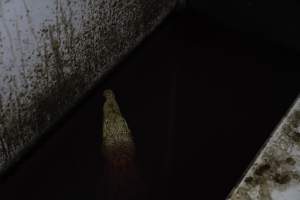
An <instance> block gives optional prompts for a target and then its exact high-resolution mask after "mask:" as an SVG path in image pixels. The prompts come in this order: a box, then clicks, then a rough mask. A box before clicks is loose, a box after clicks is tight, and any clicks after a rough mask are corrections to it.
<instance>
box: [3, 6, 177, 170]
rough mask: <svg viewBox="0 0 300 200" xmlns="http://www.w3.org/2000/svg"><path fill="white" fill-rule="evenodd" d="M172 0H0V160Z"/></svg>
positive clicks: (69, 101) (30, 137)
mask: <svg viewBox="0 0 300 200" xmlns="http://www.w3.org/2000/svg"><path fill="white" fill-rule="evenodd" d="M175 3H176V1H175V0H126V1H124V0H0V166H1V167H2V168H3V167H5V166H6V164H7V163H10V161H11V160H13V159H14V158H15V157H16V155H18V154H19V152H20V151H22V150H23V149H24V148H25V147H26V146H27V145H29V144H31V143H32V141H34V140H35V138H37V137H38V136H39V135H40V134H42V133H43V132H44V131H45V130H46V129H47V128H48V127H49V126H50V125H51V124H53V123H54V122H55V121H57V120H58V119H59V118H60V117H61V116H62V115H63V114H64V113H65V112H66V111H67V110H68V108H70V107H71V106H72V105H73V104H74V103H75V102H76V101H77V100H78V98H80V97H81V96H83V95H84V94H85V93H86V91H87V90H88V89H90V88H91V87H92V86H93V85H94V84H95V82H96V81H97V80H99V79H101V77H102V76H103V75H104V74H105V73H106V72H107V71H108V70H110V69H111V68H112V67H113V65H114V64H116V63H117V62H118V61H120V59H121V58H122V57H123V56H124V55H126V54H127V53H128V52H129V51H130V50H131V49H132V48H134V47H135V46H136V45H137V44H138V43H139V42H140V41H141V40H142V39H143V38H144V37H145V36H146V35H147V34H149V33H150V32H151V31H152V30H153V29H154V28H155V26H156V25H158V24H159V23H160V22H161V21H162V20H163V18H164V17H165V16H166V15H167V14H168V13H169V12H170V11H171V10H172V9H173V8H174V6H175Z"/></svg>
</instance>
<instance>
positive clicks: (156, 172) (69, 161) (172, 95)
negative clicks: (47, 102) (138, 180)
mask: <svg viewBox="0 0 300 200" xmlns="http://www.w3.org/2000/svg"><path fill="white" fill-rule="evenodd" d="M293 60H297V57H296V56H295V55H294V52H292V51H291V50H286V49H283V48H282V47H280V46H278V45H275V44H272V43H271V42H269V41H265V40H264V38H263V37H262V36H260V34H250V33H247V34H246V33H240V32H238V31H232V30H230V28H229V27H227V28H224V27H223V26H222V25H220V24H219V23H218V22H215V21H214V19H212V18H210V17H207V16H205V15H203V14H197V13H194V12H190V13H183V14H181V15H177V16H174V15H173V16H170V17H169V19H168V20H167V21H166V22H165V23H164V24H163V25H162V26H160V28H159V29H158V30H157V31H156V32H155V33H154V34H153V35H152V36H151V37H149V38H148V39H147V40H146V41H145V42H144V43H143V44H142V45H141V46H140V47H139V48H138V49H137V50H135V51H134V53H133V54H131V55H130V56H129V57H128V59H126V61H124V62H123V63H122V64H121V65H120V66H119V68H118V69H117V70H116V71H115V72H114V73H113V74H112V75H111V76H110V77H108V79H107V80H105V81H104V82H103V84H101V85H100V86H99V87H98V88H97V89H96V90H94V91H93V93H92V94H91V95H90V96H89V97H88V98H86V99H85V100H84V101H83V102H82V103H81V104H80V105H79V107H78V108H77V109H75V110H74V111H73V112H72V114H71V115H70V116H69V117H68V119H66V120H65V121H64V123H62V124H61V125H60V126H59V127H57V128H56V129H55V131H54V132H53V134H51V136H50V137H49V138H48V140H47V142H44V143H43V144H42V145H40V147H39V149H38V151H35V153H34V154H32V155H31V156H28V158H27V159H26V160H25V161H24V162H22V164H20V165H19V166H18V168H17V169H16V170H14V171H13V172H11V173H10V174H9V176H8V177H7V179H6V180H5V181H2V182H1V185H0V194H1V196H0V198H1V199H10V200H14V199H18V200H19V199H22V198H24V199H30V200H35V199H39V200H40V199H43V200H48V199H49V200H50V199H51V200H53V199H64V200H65V199H73V200H75V199H80V200H82V199H89V200H93V199H95V200H96V199H98V200H99V199H103V188H104V183H103V174H102V169H103V163H102V158H101V152H100V144H101V126H102V125H101V123H102V108H101V107H102V105H103V103H104V98H103V97H102V92H103V90H104V89H106V88H111V89H113V90H114V91H115V93H116V96H117V100H118V102H119V104H120V107H121V110H122V112H123V115H124V117H125V118H126V119H127V122H128V124H129V127H130V128H131V129H132V132H133V134H134V139H135V142H136V147H137V162H138V166H139V168H140V174H141V177H142V179H143V180H144V183H145V185H146V187H147V195H145V198H144V199H155V200H156V199H224V198H225V197H226V195H227V194H228V193H229V191H230V189H231V188H232V187H233V186H234V185H235V183H236V182H237V181H238V179H239V177H240V176H241V174H242V173H243V171H244V170H245V168H246V167H247V165H248V164H249V162H250V161H251V160H252V158H253V157H254V155H255V153H256V152H257V151H258V149H259V148H260V146H261V145H262V144H263V142H264V141H265V139H266V138H267V137H268V135H269V134H270V132H271V131H272V130H273V128H274V127H275V125H276V124H277V123H278V121H279V120H280V118H281V116H282V115H283V114H284V113H285V111H286V109H287V108H288V107H289V106H290V104H291V103H292V102H293V100H294V99H295V97H296V96H297V93H298V92H299V89H300V88H299V84H297V82H298V74H299V73H298V74H297V70H295V68H294V69H292V67H293V65H295V66H297V63H296V64H294V62H293ZM298 64H299V63H298Z"/></svg>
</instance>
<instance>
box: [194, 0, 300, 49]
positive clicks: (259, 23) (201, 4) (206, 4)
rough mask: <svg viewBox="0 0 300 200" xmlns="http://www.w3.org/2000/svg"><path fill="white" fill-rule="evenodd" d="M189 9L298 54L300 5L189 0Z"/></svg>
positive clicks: (250, 0)
mask: <svg viewBox="0 0 300 200" xmlns="http://www.w3.org/2000/svg"><path fill="white" fill-rule="evenodd" d="M189 3H190V6H191V7H193V8H195V9H196V10H198V11H200V12H204V13H207V14H209V15H210V16H213V17H216V18H217V19H219V20H220V21H222V22H224V23H225V24H226V25H229V26H233V27H234V28H237V29H241V30H243V31H250V32H259V33H262V34H263V37H265V38H266V39H270V40H272V41H274V42H276V43H280V44H282V45H284V46H286V47H291V48H296V49H297V50H298V51H300V40H299V35H300V12H299V10H300V2H297V1H292V0H286V1H271V0H265V1H259V0H231V1H221V0H209V1H208V0H189Z"/></svg>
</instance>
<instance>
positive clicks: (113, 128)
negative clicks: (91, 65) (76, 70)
mask: <svg viewBox="0 0 300 200" xmlns="http://www.w3.org/2000/svg"><path fill="white" fill-rule="evenodd" d="M104 96H105V97H106V102H105V103H104V107H103V112H104V121H103V149H102V151H103V156H104V159H105V172H104V173H105V176H106V183H107V189H106V195H107V199H109V200H118V199H123V200H124V199H125V200H126V199H136V198H138V195H139V193H140V192H141V189H140V188H141V184H140V179H139V176H138V173H137V168H136V165H135V145H134V142H133V139H132V135H131V131H130V129H129V128H128V126H127V123H126V121H125V119H124V118H123V117H122V114H121V112H120V108H119V106H118V104H117V102H116V100H115V96H114V93H113V92H112V91H111V90H106V91H104ZM139 199H140V198H139Z"/></svg>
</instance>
